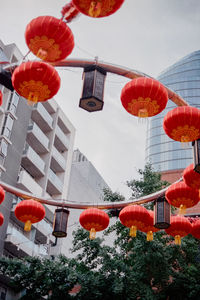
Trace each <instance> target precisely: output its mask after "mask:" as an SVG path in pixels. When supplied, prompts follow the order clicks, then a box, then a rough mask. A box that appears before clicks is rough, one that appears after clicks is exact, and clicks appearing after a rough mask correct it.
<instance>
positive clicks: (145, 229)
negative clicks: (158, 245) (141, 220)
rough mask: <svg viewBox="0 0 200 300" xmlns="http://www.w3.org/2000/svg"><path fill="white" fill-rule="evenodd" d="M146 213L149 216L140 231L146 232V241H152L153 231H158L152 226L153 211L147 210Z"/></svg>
mask: <svg viewBox="0 0 200 300" xmlns="http://www.w3.org/2000/svg"><path fill="white" fill-rule="evenodd" d="M148 213H149V215H150V219H149V218H148V219H147V222H145V224H144V227H143V228H142V231H143V232H146V234H147V241H153V233H154V232H157V231H159V229H158V228H156V227H154V212H153V211H151V210H148Z"/></svg>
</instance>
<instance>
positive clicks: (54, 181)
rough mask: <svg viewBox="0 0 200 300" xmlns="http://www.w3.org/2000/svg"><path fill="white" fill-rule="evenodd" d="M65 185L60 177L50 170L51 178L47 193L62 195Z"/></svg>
mask: <svg viewBox="0 0 200 300" xmlns="http://www.w3.org/2000/svg"><path fill="white" fill-rule="evenodd" d="M62 189H63V183H62V181H61V180H60V179H59V178H58V176H57V175H56V174H55V173H54V172H53V171H52V170H51V169H49V178H48V182H47V189H46V190H47V193H49V194H50V195H59V194H62Z"/></svg>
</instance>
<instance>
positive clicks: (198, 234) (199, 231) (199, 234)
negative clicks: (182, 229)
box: [191, 219, 200, 239]
mask: <svg viewBox="0 0 200 300" xmlns="http://www.w3.org/2000/svg"><path fill="white" fill-rule="evenodd" d="M191 233H192V235H193V236H194V237H195V238H197V239H200V220H199V219H197V220H195V221H194V222H193V223H192V232H191Z"/></svg>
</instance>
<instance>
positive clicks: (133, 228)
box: [129, 225, 137, 237]
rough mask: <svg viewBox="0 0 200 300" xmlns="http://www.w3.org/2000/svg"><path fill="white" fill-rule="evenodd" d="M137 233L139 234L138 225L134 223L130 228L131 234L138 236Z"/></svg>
mask: <svg viewBox="0 0 200 300" xmlns="http://www.w3.org/2000/svg"><path fill="white" fill-rule="evenodd" d="M136 234H137V227H136V226H133V225H132V226H131V228H130V232H129V235H130V236H132V237H136Z"/></svg>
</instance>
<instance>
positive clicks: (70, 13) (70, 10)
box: [61, 1, 79, 23]
mask: <svg viewBox="0 0 200 300" xmlns="http://www.w3.org/2000/svg"><path fill="white" fill-rule="evenodd" d="M61 14H62V17H63V19H64V20H65V21H67V23H69V22H71V21H72V20H73V19H74V18H76V17H77V16H78V14H79V11H78V10H77V9H76V7H75V6H74V4H73V3H72V1H71V2H69V3H67V4H66V5H65V6H63V8H62V10H61Z"/></svg>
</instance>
